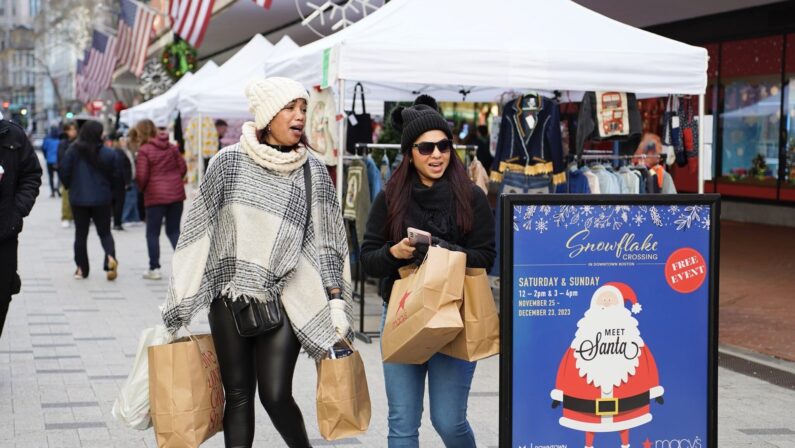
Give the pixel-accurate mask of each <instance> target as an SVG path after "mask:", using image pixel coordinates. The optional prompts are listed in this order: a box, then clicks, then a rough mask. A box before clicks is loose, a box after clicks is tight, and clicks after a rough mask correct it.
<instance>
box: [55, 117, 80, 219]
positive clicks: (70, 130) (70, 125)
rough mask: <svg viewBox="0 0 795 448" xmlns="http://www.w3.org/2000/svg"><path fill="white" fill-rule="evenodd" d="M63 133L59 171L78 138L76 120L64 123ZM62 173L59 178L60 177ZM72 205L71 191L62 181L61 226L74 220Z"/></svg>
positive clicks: (59, 152) (59, 155)
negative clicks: (61, 163)
mask: <svg viewBox="0 0 795 448" xmlns="http://www.w3.org/2000/svg"><path fill="white" fill-rule="evenodd" d="M62 129H63V133H62V134H61V140H60V142H59V143H58V161H59V163H58V172H59V173H60V161H61V160H63V159H64V157H65V156H66V150H67V149H69V146H71V145H72V143H74V142H75V140H76V139H77V125H76V124H75V123H74V122H71V121H70V122H67V123H64V125H63V128H62ZM60 176H61V175H60V174H58V178H59V179H60ZM72 220H73V218H72V207H71V206H70V205H69V192H68V191H67V190H66V187H65V186H64V185H63V182H61V227H63V228H68V227H69V224H70V223H71V222H72Z"/></svg>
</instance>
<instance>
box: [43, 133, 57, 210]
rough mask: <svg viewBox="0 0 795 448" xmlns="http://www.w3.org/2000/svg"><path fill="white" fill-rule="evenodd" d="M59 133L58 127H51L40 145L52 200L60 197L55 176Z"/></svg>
mask: <svg viewBox="0 0 795 448" xmlns="http://www.w3.org/2000/svg"><path fill="white" fill-rule="evenodd" d="M60 134H61V133H60V132H58V127H57V126H53V127H52V128H51V129H50V133H49V134H47V136H46V137H44V141H43V142H42V143H41V152H43V153H44V159H45V160H46V162H47V177H48V178H49V180H50V197H51V198H54V197H55V196H56V195H60V194H61V193H60V191H58V178H57V177H56V176H57V170H56V168H57V166H58V144H59V143H60V142H61V140H60V138H59V137H60Z"/></svg>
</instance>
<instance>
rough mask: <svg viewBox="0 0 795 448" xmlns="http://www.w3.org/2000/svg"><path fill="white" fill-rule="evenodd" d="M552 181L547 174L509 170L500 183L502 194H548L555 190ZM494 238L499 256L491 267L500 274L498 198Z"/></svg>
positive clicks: (500, 248)
mask: <svg viewBox="0 0 795 448" xmlns="http://www.w3.org/2000/svg"><path fill="white" fill-rule="evenodd" d="M554 191H555V190H554V188H553V186H552V181H551V179H550V178H549V177H547V176H528V175H525V174H524V173H514V172H511V171H508V172H507V173H505V175H504V176H503V178H502V184H501V185H500V196H502V195H504V194H548V193H552V192H554ZM494 216H495V222H496V223H497V225H496V226H495V229H494V238H495V241H496V247H497V256H496V257H495V258H494V266H492V268H491V272H490V274H491V275H494V276H497V277H499V276H500V263H501V262H502V260H501V259H500V257H501V256H500V254H501V253H502V247H500V233H502V199H501V198H500V197H498V198H497V210H496V211H495V215H494Z"/></svg>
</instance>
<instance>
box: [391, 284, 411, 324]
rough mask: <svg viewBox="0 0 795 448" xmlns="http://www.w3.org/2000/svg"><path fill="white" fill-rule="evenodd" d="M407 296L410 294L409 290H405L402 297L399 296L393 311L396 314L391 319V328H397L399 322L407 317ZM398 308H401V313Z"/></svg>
mask: <svg viewBox="0 0 795 448" xmlns="http://www.w3.org/2000/svg"><path fill="white" fill-rule="evenodd" d="M409 296H411V291H406V292H405V293H404V294H403V297H401V298H400V303H398V308H397V311H396V312H395V314H396V315H397V316H395V319H394V320H393V321H392V328H397V327H398V326H399V325H400V324H402V323H403V322H405V321H406V319H408V315H407V314H406V300H408V299H409ZM400 310H403V313H402V314H401V313H400Z"/></svg>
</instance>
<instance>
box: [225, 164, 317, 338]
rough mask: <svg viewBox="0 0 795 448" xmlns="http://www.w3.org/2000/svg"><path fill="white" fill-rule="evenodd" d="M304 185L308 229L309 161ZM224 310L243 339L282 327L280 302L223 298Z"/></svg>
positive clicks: (310, 208) (310, 189) (309, 197)
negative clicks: (226, 310) (227, 311)
mask: <svg viewBox="0 0 795 448" xmlns="http://www.w3.org/2000/svg"><path fill="white" fill-rule="evenodd" d="M304 183H305V185H306V224H305V227H304V231H306V229H307V228H308V227H309V221H310V218H311V213H312V178H311V175H310V168H309V160H307V161H306V163H305V164H304ZM223 300H224V304H225V305H226V308H227V309H228V310H229V312H230V313H232V319H233V320H234V321H235V328H237V333H238V334H239V335H240V336H243V337H247V338H248V337H254V336H259V335H261V334H264V333H267V332H269V331H273V330H275V329H277V328H279V327H281V326H282V323H283V322H284V316H283V312H282V307H281V301H280V300H274V301H269V302H260V301H259V300H256V299H242V298H241V299H238V300H232V299H230V298H227V297H224V299H223Z"/></svg>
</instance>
